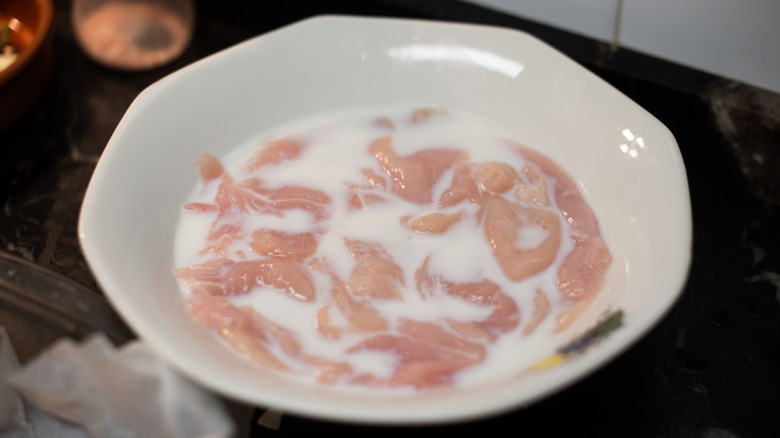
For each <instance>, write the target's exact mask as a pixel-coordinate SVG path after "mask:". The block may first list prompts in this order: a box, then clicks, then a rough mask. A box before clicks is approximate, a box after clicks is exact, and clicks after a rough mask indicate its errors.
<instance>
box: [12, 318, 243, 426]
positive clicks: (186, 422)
mask: <svg viewBox="0 0 780 438" xmlns="http://www.w3.org/2000/svg"><path fill="white" fill-rule="evenodd" d="M3 334H4V332H1V333H0V335H3ZM1 337H2V336H0V338H1ZM9 349H10V350H11V351H12V352H13V349H12V348H10V343H9V342H7V337H6V338H5V342H4V341H3V339H0V360H2V361H5V360H6V359H5V355H6V354H7V351H8V350H9ZM13 359H15V355H14V357H13ZM9 362H13V361H9ZM1 363H2V362H0V364H1ZM17 367H18V362H17ZM13 368H14V366H13V364H11V366H10V367H8V368H0V376H2V377H4V379H3V380H4V381H5V383H7V385H8V386H6V387H3V385H2V384H0V396H1V397H3V398H0V405H2V406H3V407H2V408H0V432H3V433H2V435H3V436H6V434H8V436H11V435H10V433H11V432H12V431H16V432H15V433H16V434H17V435H14V436H19V437H27V436H30V437H42V436H50V435H48V434H47V435H41V434H40V433H38V434H28V435H24V434H22V433H21V430H23V429H27V430H29V429H30V424H29V422H30V420H31V419H30V417H31V415H30V413H29V412H27V418H26V420H27V422H25V418H24V415H25V413H24V412H22V414H20V413H19V402H18V397H17V398H16V399H15V398H14V394H13V392H14V391H13V390H16V391H18V393H19V394H21V395H23V397H24V399H25V400H26V401H27V402H28V404H29V405H31V406H32V407H37V408H40V409H41V410H43V411H45V412H47V413H49V414H51V415H52V416H54V417H56V419H60V420H63V421H64V424H63V427H65V428H71V429H73V426H79V428H81V429H83V430H84V431H86V432H87V433H88V434H89V436H91V437H95V438H103V437H106V438H109V437H110V438H113V437H117V438H119V437H122V438H125V437H152V436H153V437H160V438H185V437H186V438H190V437H204V438H206V437H207V438H222V437H229V436H232V435H233V433H234V432H235V426H234V423H233V421H232V419H231V417H230V416H229V415H228V414H227V412H226V410H225V407H224V405H223V404H222V401H221V399H219V398H217V397H216V396H214V395H213V394H211V393H209V392H207V391H205V390H203V389H202V388H200V387H199V386H197V385H195V384H194V383H192V382H191V381H189V380H187V379H185V378H184V377H183V376H181V375H179V374H177V373H176V372H174V371H173V370H172V369H170V368H169V367H168V366H167V364H165V363H164V362H163V361H162V360H161V359H160V358H159V357H158V356H157V355H156V354H155V353H154V352H153V351H152V350H151V349H150V348H149V347H148V346H147V345H145V344H144V343H142V342H141V341H133V342H131V343H129V344H127V345H126V346H125V347H123V348H121V349H119V350H116V349H115V348H114V347H113V345H112V344H111V343H110V342H109V341H108V339H107V338H106V337H105V336H104V335H100V334H98V335H93V336H92V337H90V338H88V339H87V340H86V341H84V342H83V343H81V344H78V343H75V342H73V341H72V340H69V339H64V340H61V341H59V342H58V343H56V344H55V345H53V346H52V347H50V348H49V349H47V350H46V351H44V352H43V353H42V354H41V355H39V356H38V357H37V358H35V359H34V360H32V361H31V362H30V363H28V364H26V366H24V367H23V368H21V369H18V370H14V369H13ZM6 392H8V394H10V395H8V394H6ZM6 397H8V398H6ZM7 401H10V402H11V403H12V404H11V405H9V406H12V408H11V409H6V402H7ZM14 403H15V404H14ZM20 415H21V416H20ZM33 426H36V425H33ZM33 429H36V430H37V428H36V427H33ZM62 436H69V437H70V436H87V435H85V434H82V435H62Z"/></svg>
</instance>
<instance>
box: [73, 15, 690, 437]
mask: <svg viewBox="0 0 780 438" xmlns="http://www.w3.org/2000/svg"><path fill="white" fill-rule="evenodd" d="M393 104H420V105H432V104H433V105H444V106H446V107H449V108H452V109H455V110H458V111H462V112H466V113H471V114H474V115H477V116H480V117H483V118H485V119H489V120H493V121H495V122H496V123H497V124H498V125H499V126H502V127H503V128H504V129H506V130H508V131H510V132H511V133H512V134H513V136H514V138H515V139H516V140H518V141H521V142H523V143H525V144H527V145H529V146H531V147H533V148H536V149H539V150H541V151H542V152H544V153H545V154H547V155H548V156H550V157H551V158H553V159H554V160H556V161H558V162H559V163H560V164H562V165H563V166H564V168H565V169H567V170H568V172H569V173H570V174H571V175H572V176H573V177H574V178H575V179H576V180H577V181H578V182H580V183H581V185H582V187H583V190H584V191H585V192H586V193H587V195H588V196H589V198H590V201H591V203H592V205H593V208H594V210H595V212H596V214H597V216H598V217H599V220H600V222H601V226H602V230H603V234H604V237H605V240H606V242H607V244H608V245H609V247H610V249H611V250H612V252H613V255H614V256H615V259H614V261H613V263H612V265H611V268H610V272H609V278H608V286H607V290H606V291H605V293H604V294H603V297H604V298H603V299H602V302H601V303H600V304H599V306H600V307H599V310H603V309H604V308H606V307H609V308H613V309H615V308H620V309H623V311H624V315H625V316H624V324H623V327H621V328H620V329H619V330H617V331H615V332H614V333H613V334H611V335H610V336H609V337H607V338H606V339H604V340H603V341H601V342H600V343H598V344H597V345H595V346H593V347H592V348H590V349H588V350H587V351H586V352H585V353H584V354H581V355H578V356H576V357H574V358H572V359H571V360H568V361H566V362H564V363H562V364H560V365H558V366H554V367H550V368H548V369H544V370H540V371H535V372H533V373H531V374H529V373H527V372H524V370H518V373H517V375H516V376H515V377H512V378H508V379H502V380H500V381H496V382H492V383H489V384H484V385H479V386H474V387H470V388H465V389H462V390H454V391H444V392H430V393H423V394H418V395H409V394H407V395H398V396H387V395H381V396H380V395H375V394H371V393H365V394H355V393H344V392H339V391H338V390H336V389H334V388H331V387H328V386H321V387H320V386H310V385H306V384H301V383H296V382H292V381H290V380H286V379H284V378H280V377H279V376H278V375H275V374H272V373H270V372H266V371H263V370H258V368H257V367H256V366H254V365H252V364H250V363H248V362H247V361H244V360H243V359H240V358H238V356H237V355H233V354H232V353H230V352H228V351H227V350H226V349H225V348H224V347H223V346H222V345H221V344H218V343H216V342H214V341H213V340H212V339H211V338H210V337H208V336H206V334H205V330H203V329H201V328H200V327H198V326H196V324H195V323H194V322H192V321H191V320H190V318H189V315H188V314H187V313H186V310H185V309H184V307H183V303H182V299H181V297H180V293H179V291H178V289H177V285H176V282H175V280H174V277H173V275H172V273H171V269H172V267H173V247H174V229H175V227H176V224H177V219H178V216H179V210H180V206H181V204H182V203H183V201H184V200H185V198H186V197H187V195H188V194H189V193H190V192H191V190H192V189H193V188H194V187H195V184H196V182H197V179H198V175H197V172H195V171H194V162H195V159H196V158H197V156H198V155H200V154H201V153H203V152H209V153H211V154H214V155H217V156H220V155H225V154H227V153H228V152H230V151H231V150H232V149H234V148H235V147H236V146H237V145H240V144H244V143H245V142H246V141H247V140H249V139H252V138H255V137H256V135H257V134H258V132H261V131H263V130H267V129H270V128H272V127H274V126H277V125H279V124H284V123H286V122H289V121H291V120H295V119H301V118H305V117H308V116H311V115H316V114H320V113H323V112H328V111H332V110H337V109H349V108H354V107H380V106H383V105H393ZM79 236H80V239H81V245H82V248H83V250H84V254H85V256H86V258H87V261H88V263H89V265H90V267H91V269H92V271H93V272H94V274H95V277H96V278H97V280H98V282H99V284H100V286H101V287H102V289H103V290H104V291H105V293H106V295H107V296H108V298H109V299H110V301H111V302H112V303H113V305H114V306H115V307H116V309H117V311H118V312H119V313H120V314H121V315H122V316H123V317H124V319H125V320H126V322H127V323H128V324H129V325H130V326H131V327H132V329H133V330H134V331H135V332H136V333H137V334H138V335H139V336H140V337H141V338H143V339H144V340H145V341H146V342H148V343H149V344H151V345H152V346H153V347H154V348H156V350H157V351H159V353H160V354H161V355H162V356H163V357H165V358H166V359H167V360H168V361H170V363H172V364H173V365H175V366H176V367H177V368H178V369H179V370H181V371H182V372H183V373H185V374H186V375H188V376H190V377H191V378H193V379H195V380H196V381H198V382H200V383H201V384H203V385H204V386H206V387H208V388H211V389H213V390H215V391H217V392H219V393H222V394H224V395H227V396H229V397H232V398H235V399H238V400H241V401H244V402H247V403H251V404H256V405H259V406H265V407H272V408H275V409H279V410H281V411H285V412H290V413H295V414H300V415H306V416H311V417H316V418H325V419H331V420H339V421H356V422H365V423H396V424H399V423H404V424H414V423H435V422H444V421H450V420H464V419H469V418H476V417H479V416H484V415H489V414H494V413H498V412H502V411H505V410H508V409H512V408H516V407H519V406H522V405H526V404H528V403H531V402H533V401H535V400H538V399H539V398H541V397H544V396H546V395H549V394H551V393H553V392H555V391H558V390H560V389H562V388H564V387H566V386H567V385H570V384H572V383H573V382H575V381H576V380H578V379H580V378H582V377H584V376H586V375H587V374H588V373H590V372H592V371H594V370H595V369H596V368H598V367H599V366H601V365H604V364H605V363H606V362H607V361H609V360H610V359H612V358H614V357H615V356H617V355H618V354H620V353H621V352H623V351H624V350H625V349H626V348H628V347H629V346H630V345H632V343H634V342H635V341H637V339H639V338H640V337H641V336H643V335H644V334H645V333H646V332H647V331H648V330H650V329H651V328H652V327H653V326H654V325H655V324H656V323H657V322H658V321H659V319H660V318H661V317H662V316H663V315H664V314H665V313H666V311H667V310H668V309H669V308H670V306H671V305H672V304H673V303H674V302H675V300H676V298H677V297H678V295H679V294H680V292H681V290H682V288H683V286H684V283H685V280H686V277H687V273H688V268H689V264H690V254H691V214H690V203H689V197H688V187H687V180H686V175H685V169H684V167H683V163H682V161H681V157H680V153H679V150H678V147H677V144H676V142H675V140H674V138H673V137H672V135H671V134H670V132H669V131H668V130H667V129H666V128H665V127H664V126H663V125H662V124H661V123H659V122H658V121H657V120H656V119H655V118H653V117H652V116H651V115H650V114H648V113H647V112H646V111H645V110H643V109H642V108H640V107H639V106H638V105H636V104H635V103H634V102H632V101H631V100H629V99H628V98H626V97H625V96H623V95H622V94H620V93H619V92H618V91H616V90H615V89H614V88H612V87H611V86H610V85H608V84H607V83H605V82H603V81H602V80H600V79H599V78H598V77H596V76H594V75H593V74H591V73H590V72H588V71H587V70H585V69H584V68H582V67H581V66H579V65H578V64H576V63H575V62H573V61H572V60H570V59H568V58H567V57H565V56H563V55H562V54H560V53H559V52H557V51H556V50H554V49H552V48H550V47H549V46H547V45H546V44H544V43H542V42H540V41H538V40H537V39H535V38H533V37H531V36H529V35H526V34H524V33H521V32H517V31H513V30H507V29H501V28H492V27H484V26H475V25H459V24H448V23H437V22H427V21H416V20H397V19H374V18H355V17H351V18H348V17H338V16H324V17H318V18H313V19H309V20H305V21H302V22H299V23H296V24H293V25H291V26H288V27H285V28H282V29H279V30H277V31H274V32H271V33H269V34H266V35H262V36H260V37H257V38H254V39H251V40H249V41H246V42H244V43H241V44H239V45H237V46H235V47H232V48H230V49H227V50H225V51H223V52H221V53H218V54H216V55H213V56H210V57H208V58H206V59H203V60H201V61H199V62H196V63H195V64H193V65H191V66H189V67H186V68H184V69H183V70H181V71H178V72H176V73H174V74H172V75H170V76H168V77H166V78H164V79H162V80H160V81H159V82H157V83H155V84H154V85H152V86H151V87H149V88H148V89H147V90H145V91H144V92H142V93H141V94H140V95H139V96H138V98H137V99H136V100H135V102H134V103H133V104H132V105H131V107H130V108H129V109H128V111H127V113H126V114H125V116H124V118H123V119H122V121H121V122H120V123H119V125H118V126H117V128H116V131H115V132H114V135H113V136H112V137H111V140H110V142H109V143H108V145H107V147H106V149H105V152H104V153H103V156H102V157H101V159H100V162H99V163H98V166H97V168H96V169H95V173H94V176H93V179H92V181H91V183H90V185H89V188H88V190H87V193H86V196H85V198H84V203H83V207H82V211H81V218H80V223H79ZM596 316H597V313H593V315H591V316H590V318H592V319H593V320H595V318H596ZM586 322H588V321H586ZM580 329H582V327H580ZM539 359H542V358H539Z"/></svg>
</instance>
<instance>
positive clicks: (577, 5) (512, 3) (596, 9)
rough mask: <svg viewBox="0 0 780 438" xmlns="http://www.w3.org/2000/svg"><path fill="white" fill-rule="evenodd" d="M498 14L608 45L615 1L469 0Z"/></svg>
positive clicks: (611, 33)
mask: <svg viewBox="0 0 780 438" xmlns="http://www.w3.org/2000/svg"><path fill="white" fill-rule="evenodd" d="M468 1H470V3H474V4H479V5H482V6H485V7H488V8H491V9H495V10H497V11H501V12H506V13H509V14H513V15H516V16H519V17H522V18H526V19H529V20H533V21H537V22H540V23H544V24H548V25H551V26H553V27H557V28H559V29H564V30H568V31H570V32H574V33H578V34H581V35H585V36H588V37H591V38H595V39H597V40H601V41H604V42H611V41H612V38H613V34H614V29H615V18H616V16H617V5H618V0H468Z"/></svg>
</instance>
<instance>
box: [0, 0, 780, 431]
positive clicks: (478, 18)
mask: <svg viewBox="0 0 780 438" xmlns="http://www.w3.org/2000/svg"><path fill="white" fill-rule="evenodd" d="M275 3H276V2H275ZM55 4H56V16H55V51H56V66H55V73H54V78H53V80H52V83H51V84H50V86H49V88H48V89H47V91H46V93H45V95H44V96H43V98H42V99H41V100H40V102H39V103H38V104H37V105H36V106H35V107H34V108H33V109H32V111H30V112H29V113H28V114H27V115H26V116H25V117H24V118H23V119H22V120H21V121H20V122H19V123H17V124H16V125H14V126H13V127H11V128H10V129H8V130H7V131H5V132H0V205H1V209H0V251H4V252H6V253H8V254H12V255H16V256H19V257H22V258H25V259H27V260H30V261H33V262H34V263H36V264H37V265H39V266H42V267H45V268H48V269H50V270H52V271H54V272H57V273H59V274H62V275H64V276H66V277H68V278H70V279H73V280H75V281H76V282H78V283H80V284H81V285H83V286H85V287H86V288H87V289H88V290H90V291H92V292H94V294H95V296H98V297H99V296H100V292H99V290H98V289H97V286H96V284H95V281H94V279H93V278H92V275H91V274H90V272H89V270H88V268H87V267H86V264H85V262H84V259H83V256H82V254H81V251H80V248H79V246H78V240H77V233H76V224H77V220H78V211H79V207H80V204H81V200H82V197H83V194H84V191H85V189H86V186H87V183H88V182H89V179H90V177H91V174H92V171H93V169H94V167H95V164H96V163H97V160H98V159H99V157H100V154H101V151H102V149H103V147H104V146H105V144H106V143H107V141H108V139H109V137H110V135H111V133H112V132H113V129H114V128H115V126H116V124H117V123H118V122H119V120H120V118H121V117H122V115H123V114H124V111H125V110H126V109H127V107H128V106H129V105H130V103H131V102H132V100H133V99H134V97H135V96H136V95H137V94H138V93H139V92H140V91H141V90H143V89H144V88H145V87H146V86H148V85H150V84H151V83H153V82H154V81H156V80H157V79H159V78H161V77H162V76H164V75H166V74H168V73H170V72H172V71H175V70H176V69H179V68H181V67H183V66H185V65H187V64H189V63H191V62H193V61H195V60H197V59H200V58H202V57H203V56H206V55H208V54H211V53H213V52H216V51H218V50H221V49H223V48H226V47H228V46H230V45H232V44H234V43H237V42H239V41H242V40H244V39H246V38H249V37H252V36H255V35H258V34H261V33H264V32H267V31H269V30H272V29H274V28H277V27H279V26H282V25H285V24H288V23H291V22H293V21H297V20H298V19H301V18H305V17H308V16H312V15H317V14H322V13H339V14H353V15H381V16H397V17H415V18H432V19H439V20H448V21H461V22H474V23H484V24H496V25H502V26H507V27H514V28H517V29H521V30H525V31H527V32H529V33H532V34H534V35H536V36H538V37H540V38H541V39H543V40H545V41H547V42H548V43H550V44H552V45H553V46H555V47H557V48H558V49H560V50H562V51H563V52H564V53H566V54H568V55H569V56H571V57H572V58H574V59H575V60H577V61H578V62H580V63H582V64H583V65H585V66H586V67H587V68H589V69H591V70H592V71H594V72H595V73H596V74H597V75H599V76H600V77H602V78H604V79H605V80H606V81H607V82H609V83H610V84H612V85H613V86H615V87H616V88H618V89H619V90H621V91H622V92H623V93H625V94H626V95H627V96H629V97H630V98H632V99H633V100H635V101H636V102H637V103H639V104H640V105H641V106H643V107H644V108H646V109H647V110H648V111H649V112H650V113H652V114H653V115H655V116H656V117H657V118H658V119H659V120H660V121H661V122H663V123H664V124H665V125H666V126H667V127H669V129H670V130H671V131H672V133H673V134H674V136H675V138H676V139H677V141H678V143H679V145H680V149H681V151H682V154H683V157H684V160H685V165H686V168H687V171H688V178H689V184H690V194H691V203H692V206H693V219H694V254H693V264H692V267H691V272H690V279H689V282H688V285H687V287H686V288H685V291H684V292H683V294H682V296H681V298H680V300H679V302H678V303H677V304H676V305H675V306H674V308H673V309H672V310H671V312H670V313H669V314H668V315H667V316H666V317H665V318H664V319H663V320H662V321H661V323H660V324H659V325H658V326H657V327H656V328H655V329H654V330H653V331H651V332H650V333H649V334H648V335H647V336H646V337H644V338H643V339H642V340H640V341H639V342H638V343H637V344H636V345H635V346H633V347H632V348H631V349H629V350H628V351H627V352H626V353H624V354H623V355H621V356H620V357H619V358H617V359H616V360H615V361H613V362H612V363H610V364H608V365H607V366H605V367H604V368H602V369H601V370H599V371H597V372H595V373H594V374H592V375H591V376H588V377H587V378H585V379H584V380H582V381H581V382H579V383H577V384H575V385H573V386H572V387H570V388H569V389H567V390H565V391H563V392H561V393H558V394H556V395H553V396H551V397H549V398H547V399H545V400H542V401H541V402H538V403H536V404H534V405H532V406H530V407H527V408H524V409H518V410H514V411H511V412H507V413H504V414H502V415H500V416H497V417H492V418H486V419H483V420H479V421H470V422H465V423H462V424H455V425H445V426H436V427H411V428H410V427H405V428H393V427H387V428H377V427H367V426H359V425H344V424H333V423H326V422H321V421H316V420H310V419H304V418H297V417H294V416H285V417H284V418H283V420H282V424H281V428H280V429H279V430H276V431H270V430H264V429H263V428H262V427H260V426H256V425H253V423H254V422H252V423H249V422H247V423H248V424H245V425H243V426H244V427H245V428H248V429H251V432H252V433H253V434H256V435H258V436H260V435H263V436H267V435H277V436H301V435H302V434H304V433H307V434H308V433H315V434H318V435H320V434H327V433H328V432H334V433H338V434H340V436H344V435H346V436H358V435H364V434H372V435H377V436H389V435H393V436H395V435H397V434H412V435H415V434H416V435H422V434H431V433H455V432H462V431H465V432H466V433H469V434H499V433H500V434H505V433H510V434H513V435H515V434H516V435H524V436H600V437H688V436H691V437H707V438H715V437H773V436H780V424H778V422H780V418H779V417H778V415H777V411H778V408H780V233H778V229H780V204H778V203H777V199H778V196H777V186H778V181H777V176H776V175H775V169H776V168H777V167H776V166H775V164H776V163H777V162H778V160H779V159H780V158H779V157H780V150H778V148H780V143H778V142H777V141H776V140H777V136H778V134H777V133H778V128H777V124H776V123H777V111H778V106H777V102H780V100H778V99H777V96H776V95H773V94H772V93H766V92H764V91H762V90H754V89H752V88H750V87H746V86H744V85H742V84H737V83H734V82H731V81H725V80H722V79H720V78H717V77H714V76H712V75H708V74H703V73H701V72H696V71H693V70H690V69H686V68H683V67H680V66H676V65H673V64H669V63H665V62H662V61H659V60H654V59H652V58H649V57H646V56H642V55H639V54H636V53H632V52H629V51H626V50H623V49H618V50H617V51H614V50H612V49H611V48H610V47H609V46H608V45H605V44H601V43H596V42H594V41H591V40H588V39H585V38H581V37H577V36H575V35H572V34H568V33H566V32H562V31H559V30H555V29H551V28H548V27H545V26H541V25H538V24H536V23H532V22H529V21H526V20H522V19H519V18H516V17H509V16H506V15H503V14H499V13H496V12H493V11H489V10H486V9H482V8H478V7H475V6H472V5H468V4H464V3H460V2H454V1H428V2H416V1H411V0H366V1H341V0H334V1H329V2H316V3H315V2H312V4H311V5H310V4H306V3H302V2H287V3H284V5H282V4H275V6H274V7H273V8H271V7H269V6H268V3H267V2H244V1H238V0H223V1H219V0H201V1H198V2H197V6H198V22H197V28H196V33H195V36H194V40H193V42H192V44H191V45H190V47H189V49H188V50H187V51H186V53H185V54H184V55H183V56H182V57H181V58H180V59H178V60H176V61H174V62H173V63H171V64H169V65H167V66H165V67H162V68H159V69H155V70H152V71H147V72H141V73H122V72H116V71H112V70H108V69H106V68H103V67H101V66H99V65H96V64H95V63H93V62H91V61H90V60H88V59H87V58H86V57H85V56H84V55H83V53H82V52H81V51H80V49H79V48H78V46H77V45H76V42H75V40H74V37H73V30H72V28H71V25H70V22H69V11H70V1H68V0H57V1H55ZM756 96H758V97H756ZM0 98H2V96H0ZM724 117H726V118H729V117H731V119H729V120H737V119H739V120H741V122H740V123H738V124H737V127H736V128H735V129H731V130H724V128H723V120H724ZM773 123H775V124H773ZM1 323H2V321H0V324H1ZM475 403H479V401H478V400H475ZM257 413H258V414H259V413H260V411H259V410H258V411H257Z"/></svg>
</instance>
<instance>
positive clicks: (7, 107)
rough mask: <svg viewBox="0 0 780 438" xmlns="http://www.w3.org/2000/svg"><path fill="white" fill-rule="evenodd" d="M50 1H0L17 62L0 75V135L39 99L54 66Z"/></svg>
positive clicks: (0, 9)
mask: <svg viewBox="0 0 780 438" xmlns="http://www.w3.org/2000/svg"><path fill="white" fill-rule="evenodd" d="M53 16H54V11H53V6H52V2H51V0H0V20H2V21H5V20H9V21H10V22H11V28H12V29H13V34H12V39H11V44H12V45H13V46H14V47H15V48H16V50H17V51H18V56H17V58H16V60H15V61H14V62H13V63H12V64H11V65H9V66H8V67H7V68H5V69H3V70H2V71H0V131H2V130H4V129H6V128H8V127H9V126H11V125H12V124H13V123H15V122H16V121H17V120H18V119H19V118H20V117H21V116H22V115H23V114H24V113H25V112H27V111H28V110H29V109H30V108H31V107H32V106H33V104H35V102H36V101H37V100H38V99H39V98H40V97H41V94H42V93H43V91H44V89H45V88H46V86H47V85H48V83H49V80H50V79H51V74H52V66H53V64H54V53H53V52H54V50H53V44H52V21H53Z"/></svg>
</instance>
